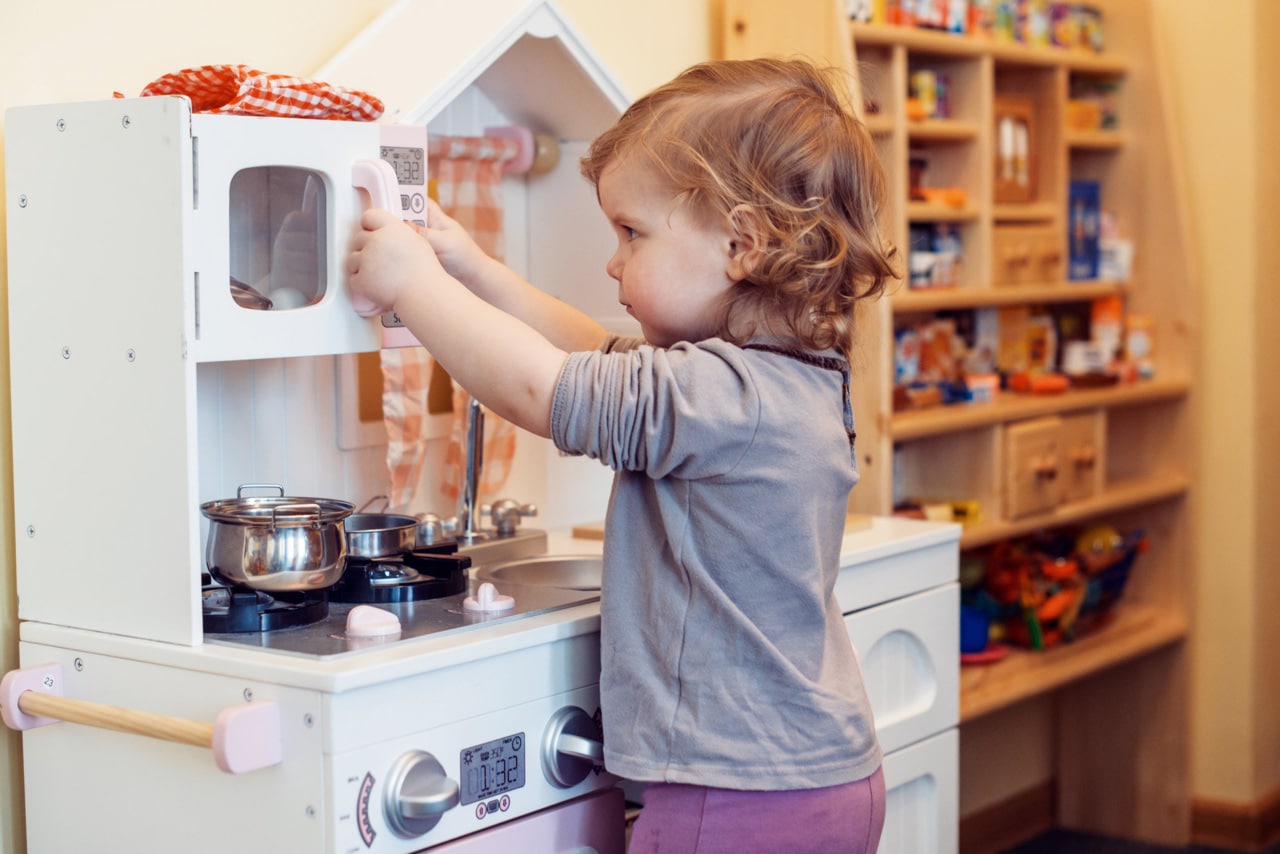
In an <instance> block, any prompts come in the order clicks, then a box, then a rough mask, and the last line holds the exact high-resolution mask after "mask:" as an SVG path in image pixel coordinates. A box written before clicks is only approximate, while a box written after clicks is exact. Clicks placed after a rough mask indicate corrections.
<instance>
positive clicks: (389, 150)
mask: <svg viewBox="0 0 1280 854" xmlns="http://www.w3.org/2000/svg"><path fill="white" fill-rule="evenodd" d="M382 159H383V160H385V161H387V162H388V163H390V164H391V168H392V169H394V170H396V180H397V181H399V182H400V183H401V184H411V185H421V184H423V183H425V182H426V175H424V174H423V171H422V170H423V168H424V164H425V163H426V162H427V161H426V152H424V151H423V150H422V149H421V148H412V147H406V146H400V145H384V146H382Z"/></svg>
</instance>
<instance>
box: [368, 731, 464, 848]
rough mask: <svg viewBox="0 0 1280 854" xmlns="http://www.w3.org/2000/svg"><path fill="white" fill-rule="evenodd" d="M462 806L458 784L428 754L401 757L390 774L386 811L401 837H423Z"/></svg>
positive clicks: (393, 830)
mask: <svg viewBox="0 0 1280 854" xmlns="http://www.w3.org/2000/svg"><path fill="white" fill-rule="evenodd" d="M457 805H458V784H457V783H456V782H454V781H453V780H451V779H449V775H448V774H446V773H445V770H444V766H443V765H441V764H440V762H439V760H437V759H436V758H435V757H434V756H432V755H431V754H430V753H427V752H426V751H425V750H411V751H409V752H408V753H404V754H401V756H400V757H399V758H398V759H396V761H395V762H394V763H392V765H391V770H390V771H388V772H387V786H386V793H385V795H383V804H382V809H383V812H384V813H385V814H386V818H387V824H388V825H390V827H391V831H392V832H393V833H395V834H396V835H397V836H401V837H404V838H406V839H408V838H409V837H413V836H421V835H422V834H424V833H426V832H427V831H428V830H430V829H431V828H433V827H435V826H436V824H437V823H438V822H439V821H440V817H441V816H443V815H444V814H445V813H446V812H448V811H449V810H451V809H453V808H454V807H456V806H457Z"/></svg>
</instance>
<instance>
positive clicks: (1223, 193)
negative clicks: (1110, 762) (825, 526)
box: [0, 0, 1280, 854]
mask: <svg viewBox="0 0 1280 854" xmlns="http://www.w3.org/2000/svg"><path fill="white" fill-rule="evenodd" d="M391 2H392V0H311V2H309V3H308V4H306V6H305V7H301V8H300V7H299V6H298V4H296V3H291V2H286V0H252V2H250V0H222V2H219V3H216V4H215V3H212V2H208V0H201V2H193V3H185V4H176V3H171V2H167V0H131V1H130V2H116V3H109V4H107V3H100V2H97V0H63V2H60V3H44V4H36V3H18V2H13V0H5V2H4V4H3V6H0V108H4V107H8V106H11V105H15V104H23V103H36V102H45V101H60V100H76V99H88V98H100V97H108V96H110V94H111V92H112V91H113V90H118V91H121V92H124V93H127V94H135V93H136V92H137V91H138V90H139V89H140V88H141V87H142V86H143V85H144V84H145V83H147V82H148V81H149V80H151V79H153V78H154V77H157V76H159V75H160V74H163V73H165V72H168V71H172V70H176V69H178V68H182V67H185V66H188V65H197V64H202V63H213V62H244V63H247V64H251V65H256V66H258V67H261V68H263V69H266V70H271V71H288V72H294V73H299V74H307V73H309V72H310V71H311V70H312V69H315V68H317V67H319V66H320V65H321V64H322V63H323V62H324V61H325V60H326V59H327V58H328V57H329V56H330V55H332V54H333V53H334V52H335V51H336V50H337V48H339V47H340V46H341V45H342V44H344V43H345V42H346V41H347V40H348V39H349V38H350V37H351V36H352V35H353V34H354V33H355V32H356V31H358V29H359V28H360V27H361V26H362V25H363V24H364V23H365V22H367V21H368V20H370V19H371V18H373V17H374V16H375V15H376V14H377V13H378V12H380V11H381V10H382V9H384V8H386V7H387V6H389V5H390V4H391ZM561 6H562V8H564V10H565V11H566V12H567V13H568V15H569V17H570V18H571V19H572V20H573V21H574V22H575V24H576V25H577V26H578V28H579V29H580V30H581V31H582V32H583V34H584V35H585V36H586V38H587V40H588V41H589V42H591V43H592V45H593V46H594V47H595V49H596V50H597V52H598V53H599V54H600V56H601V57H602V58H603V60H604V61H605V63H606V64H607V65H609V66H610V67H611V68H612V69H613V70H614V72H615V73H616V74H617V76H618V78H619V79H620V80H621V81H622V83H623V85H625V86H626V87H627V88H628V89H629V90H630V91H631V92H632V93H633V94H636V93H640V92H642V91H644V90H646V89H648V88H651V87H652V86H654V85H656V84H658V83H660V82H662V81H663V80H665V79H667V78H668V77H670V76H671V75H672V74H674V73H675V72H676V71H678V70H679V69H680V68H682V67H684V66H686V65H688V64H690V63H692V62H695V61H698V60H701V59H704V58H706V57H707V56H709V55H711V54H712V52H713V51H714V49H715V34H716V26H718V25H716V24H715V15H716V14H717V12H718V9H719V0H652V2H649V3H645V4H642V5H641V4H635V3H628V2H623V0H561ZM1152 7H1153V11H1154V14H1155V19H1156V25H1157V26H1158V27H1159V28H1160V29H1161V32H1162V35H1164V37H1165V40H1166V45H1167V48H1168V57H1169V60H1170V62H1169V65H1170V71H1171V75H1172V79H1171V81H1170V83H1171V89H1172V92H1173V95H1174V98H1175V101H1176V104H1177V110H1178V111H1179V115H1180V120H1179V136H1180V140H1181V144H1182V146H1183V154H1184V162H1185V164H1186V167H1187V170H1188V176H1187V177H1188V179H1189V185H1190V187H1191V197H1192V198H1191V201H1192V203H1193V205H1194V222H1193V224H1194V231H1195V234H1196V238H1197V239H1196V242H1197V248H1198V252H1199V255H1200V257H1201V262H1202V263H1201V267H1202V281H1203V283H1204V292H1203V294H1202V317H1201V323H1202V327H1203V334H1204V339H1203V352H1204V356H1205V363H1204V367H1203V372H1202V376H1203V379H1204V382H1203V383H1201V385H1200V391H1199V394H1200V395H1201V400H1200V403H1201V408H1202V411H1203V413H1204V415H1203V421H1202V424H1201V429H1200V435H1201V444H1202V447H1201V453H1200V456H1201V460H1202V464H1201V475H1202V476H1201V477H1200V478H1199V479H1198V480H1197V482H1196V486H1195V489H1196V490H1197V494H1198V500H1199V507H1200V508H1201V514H1202V518H1201V520H1200V522H1199V524H1200V526H1201V530H1202V531H1203V532H1204V533H1203V536H1201V537H1200V538H1199V541H1200V543H1201V550H1202V553H1201V554H1200V555H1199V564H1200V566H1201V577H1200V579H1199V580H1198V594H1197V611H1196V625H1195V636H1194V640H1193V642H1192V643H1193V652H1194V662H1195V666H1194V674H1195V677H1194V681H1195V685H1194V694H1195V696H1194V700H1193V717H1194V720H1193V732H1192V754H1193V770H1192V790H1193V793H1194V794H1195V796H1196V797H1200V798H1209V799H1215V800H1224V801H1238V802H1252V801H1256V800H1257V799H1259V798H1261V797H1263V796H1265V795H1267V794H1268V793H1270V792H1272V791H1274V790H1275V789H1276V788H1277V786H1280V715H1277V714H1276V713H1275V711H1274V710H1275V709H1276V708H1280V680H1277V679H1276V678H1275V675H1274V664H1273V662H1274V661H1275V660H1276V657H1277V655H1278V654H1280V620H1276V619H1275V616H1274V612H1275V607H1276V605H1277V603H1280V571H1277V570H1276V569H1275V568H1273V567H1274V563H1275V560H1276V558H1275V556H1276V555H1280V526H1277V525H1275V524H1268V523H1269V522H1270V521H1271V519H1272V518H1273V517H1274V515H1275V514H1274V511H1273V510H1272V509H1271V508H1270V507H1269V506H1268V497H1269V496H1268V495H1267V494H1264V493H1262V492H1260V491H1259V490H1258V489H1257V487H1263V488H1265V487H1267V486H1269V485H1270V484H1273V483H1275V482H1277V481H1280V450H1277V449H1276V448H1275V446H1274V442H1273V441H1271V440H1270V437H1271V436H1274V434H1275V429H1274V426H1273V425H1275V424H1276V423H1280V385H1278V384H1277V383H1275V382H1274V381H1272V377H1271V376H1270V371H1268V370H1267V368H1269V367H1273V366H1274V365H1275V364H1276V358H1275V356H1274V354H1270V355H1268V356H1267V357H1266V359H1267V360H1269V361H1265V362H1264V360H1263V359H1262V358H1260V357H1259V356H1258V355H1257V353H1258V352H1259V345H1260V344H1261V343H1262V342H1265V341H1266V340H1268V337H1270V336H1274V335H1275V330H1276V329H1277V328H1280V293H1278V292H1277V289H1276V288H1274V287H1267V286H1264V285H1263V284H1262V283H1266V285H1270V280H1271V279H1272V278H1273V277H1274V276H1275V274H1276V272H1277V269H1278V268H1280V241H1277V240H1276V239H1275V235H1274V225H1273V224H1274V223H1275V222H1277V221H1280V217H1278V215H1280V168H1277V166H1275V165H1273V164H1272V163H1271V162H1270V160H1271V157H1272V156H1273V152H1275V151H1277V150H1280V145H1278V144H1280V115H1277V114H1276V112H1275V110H1274V104H1273V103H1268V102H1267V93H1270V92H1272V91H1274V90H1275V85H1276V84H1280V51H1276V50H1275V49H1274V45H1273V44H1272V43H1271V38H1270V37H1271V36H1273V35H1274V33H1276V32H1280V4H1277V3H1273V2H1270V0H1241V2H1238V3H1229V4H1222V3H1218V4H1205V3H1204V2H1203V0H1157V2H1154V3H1153V4H1152ZM300 15H301V16H305V20H306V27H305V29H306V31H307V34H306V36H305V37H303V36H299V35H298V34H297V29H298V28H297V23H296V22H297V20H298V19H299V16H300ZM248 20H252V21H253V26H252V27H248V26H246V25H245V23H244V22H245V21H248ZM67 21H74V22H75V26H74V27H68V26H67V25H66V22H67ZM1206 33H1212V34H1213V38H1205V34H1206ZM334 82H341V81H334ZM2 141H3V137H2V136H0V144H2ZM3 217H4V211H3V207H0V221H3ZM0 245H2V244H0ZM2 256H3V253H2V252H0V290H5V289H6V288H7V283H6V281H5V272H4V267H5V265H4V263H3V257H2ZM5 292H6V293H7V290H6V291H5ZM4 299H6V300H7V296H6V297H4ZM4 316H5V315H4V312H0V317H4ZM8 406H9V394H8V330H7V322H6V323H5V324H4V325H0V459H3V460H7V459H9V455H10V432H9V410H8ZM1265 427H1269V429H1264V428H1265ZM0 472H2V473H3V474H2V475H0V543H3V544H4V547H3V550H2V551H0V672H3V671H6V670H8V669H10V668H12V667H14V666H16V638H17V630H16V617H15V613H16V605H15V601H14V578H13V519H12V481H11V476H10V474H9V467H8V466H7V465H6V466H0ZM18 744H19V740H18V738H17V736H15V735H13V734H11V733H8V732H7V731H6V732H5V733H3V734H0V851H3V852H15V854H16V852H20V851H22V850H23V846H22V843H21V839H22V835H23V834H22V827H21V815H22V807H21V800H20V797H21V795H20V793H21V766H20V760H19V753H18ZM1030 782H1034V781H1030Z"/></svg>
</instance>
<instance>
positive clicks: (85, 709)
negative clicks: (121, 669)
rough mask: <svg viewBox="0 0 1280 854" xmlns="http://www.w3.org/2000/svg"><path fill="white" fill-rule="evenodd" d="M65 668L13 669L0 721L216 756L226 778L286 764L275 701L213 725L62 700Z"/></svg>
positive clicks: (237, 709)
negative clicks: (93, 731) (94, 731)
mask: <svg viewBox="0 0 1280 854" xmlns="http://www.w3.org/2000/svg"><path fill="white" fill-rule="evenodd" d="M62 685H63V679H62V665H60V664H44V665H39V666H36V667H27V668H24V669H22V670H10V671H9V672H8V673H6V674H5V675H4V677H3V678H2V679H0V719H3V721H4V723H5V725H6V726H8V727H9V728H10V729H14V730H19V731H21V730H27V729H34V728H35V727H41V726H47V725H49V724H55V723H58V722H59V721H67V722H69V723H77V724H82V725H84V726H91V727H98V728H99V729H110V730H115V731H116V732H127V733H132V734H134V735H142V736H146V737H148V738H158V739H161V740H163V741H173V742H177V743H179V744H190V745H192V746H194V747H203V748H207V749H209V750H212V751H213V760H214V762H215V763H216V764H217V766H218V767H219V768H221V769H222V770H223V771H226V772H227V773H228V774H243V773H244V772H246V771H256V770H258V769H259V768H268V767H270V766H272V765H279V764H280V762H281V761H282V760H283V756H284V754H283V744H282V734H281V723H280V707H279V705H278V704H276V703H272V702H255V703H244V704H241V705H236V706H228V707H227V708H225V709H223V710H222V711H221V712H219V713H218V716H217V718H216V719H215V720H214V722H213V723H211V724H210V723H204V722H203V721H192V720H187V719H186V718H178V717H172V716H170V715H159V714H155V713H154V712H143V711H138V710H136V709H125V708H121V707H119V706H108V705H105V704H103V703H90V702H88V701H86V700H75V699H72V698H70V697H64V696H62Z"/></svg>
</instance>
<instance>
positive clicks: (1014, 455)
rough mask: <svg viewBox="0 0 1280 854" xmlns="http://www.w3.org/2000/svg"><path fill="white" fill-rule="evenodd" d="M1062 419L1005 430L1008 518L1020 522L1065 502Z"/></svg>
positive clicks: (1038, 421)
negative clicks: (1063, 500)
mask: <svg viewBox="0 0 1280 854" xmlns="http://www.w3.org/2000/svg"><path fill="white" fill-rule="evenodd" d="M1061 429H1062V419H1061V418H1058V417H1057V416H1050V417H1048V418H1037V419H1035V420H1034V421H1023V422H1020V423H1018V424H1010V425H1009V426H1008V427H1006V428H1005V443H1004V450H1005V453H1004V463H1005V495H1004V505H1005V516H1006V517H1007V518H1009V519H1020V518H1022V517H1023V516H1030V515H1032V514H1035V513H1043V512H1045V511H1046V510H1051V509H1053V508H1054V507H1055V506H1057V505H1058V504H1059V503H1061V501H1062V478H1061V477H1060V476H1059V474H1060V470H1061V468H1062V460H1061V458H1062V448H1061Z"/></svg>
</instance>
